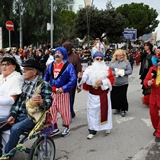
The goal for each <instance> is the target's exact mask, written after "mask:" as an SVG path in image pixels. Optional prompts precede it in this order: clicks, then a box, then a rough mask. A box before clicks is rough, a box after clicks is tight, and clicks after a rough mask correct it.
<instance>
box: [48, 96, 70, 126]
mask: <svg viewBox="0 0 160 160" xmlns="http://www.w3.org/2000/svg"><path fill="white" fill-rule="evenodd" d="M52 98H53V101H52V106H51V108H50V112H51V116H52V122H51V123H52V124H55V123H57V121H58V117H57V116H58V113H59V114H60V115H61V118H62V123H63V125H64V126H69V125H70V123H71V112H70V95H69V93H52Z"/></svg>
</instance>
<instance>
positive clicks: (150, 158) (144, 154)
mask: <svg viewBox="0 0 160 160" xmlns="http://www.w3.org/2000/svg"><path fill="white" fill-rule="evenodd" d="M132 160H160V143H156V142H155V140H154V139H153V140H152V141H150V142H149V143H148V144H147V145H146V146H145V147H144V148H142V149H141V150H140V151H139V152H138V153H137V154H136V155H135V156H134V157H133V158H132Z"/></svg>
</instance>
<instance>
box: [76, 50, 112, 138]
mask: <svg viewBox="0 0 160 160" xmlns="http://www.w3.org/2000/svg"><path fill="white" fill-rule="evenodd" d="M100 51H101V52H100ZM92 58H93V64H92V65H91V66H89V67H87V68H86V70H85V71H84V72H79V73H78V78H79V79H78V82H79V83H78V87H79V88H80V89H81V87H82V86H83V85H82V84H85V83H86V85H85V87H86V86H87V87H86V88H88V90H89V95H88V100H87V120H88V130H89V135H88V136H87V139H92V138H93V137H94V136H95V135H96V132H97V131H100V130H104V131H105V132H106V134H108V133H110V129H112V110H111V101H110V91H111V90H112V85H113V83H114V76H113V74H112V70H111V69H110V68H109V67H108V66H106V64H105V62H104V54H103V49H102V48H101V50H99V49H96V48H93V49H92Z"/></svg>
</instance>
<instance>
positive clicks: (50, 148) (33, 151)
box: [0, 110, 56, 160]
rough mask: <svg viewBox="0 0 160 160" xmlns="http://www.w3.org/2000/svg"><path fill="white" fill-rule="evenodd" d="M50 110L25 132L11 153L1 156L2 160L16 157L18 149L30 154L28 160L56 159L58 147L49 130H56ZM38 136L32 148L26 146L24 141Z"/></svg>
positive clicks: (0, 159)
mask: <svg viewBox="0 0 160 160" xmlns="http://www.w3.org/2000/svg"><path fill="white" fill-rule="evenodd" d="M50 118H51V115H50V112H49V110H47V111H45V112H44V114H43V115H42V117H41V118H40V120H39V121H38V123H37V124H36V125H35V127H34V128H33V129H32V130H31V131H30V132H29V133H24V134H23V136H24V137H23V138H22V139H21V140H20V141H19V143H18V144H17V146H16V147H15V148H13V149H12V150H10V152H9V153H7V154H4V155H3V156H2V157H0V160H5V159H6V160H7V159H9V158H10V159H11V160H13V159H14V155H15V153H16V151H20V152H24V153H27V154H29V155H28V158H27V160H44V159H45V160H54V159H55V152H56V147H55V143H54V141H53V139H52V138H51V137H48V135H49V132H50V131H53V130H54V125H52V124H51V123H50ZM35 137H36V138H37V139H36V140H35V142H34V143H33V145H32V146H31V148H26V147H25V146H24V143H25V142H26V141H27V140H31V139H33V138H35Z"/></svg>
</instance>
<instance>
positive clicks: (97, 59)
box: [95, 58, 103, 61]
mask: <svg viewBox="0 0 160 160" xmlns="http://www.w3.org/2000/svg"><path fill="white" fill-rule="evenodd" d="M95 60H96V61H102V60H103V58H95Z"/></svg>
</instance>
